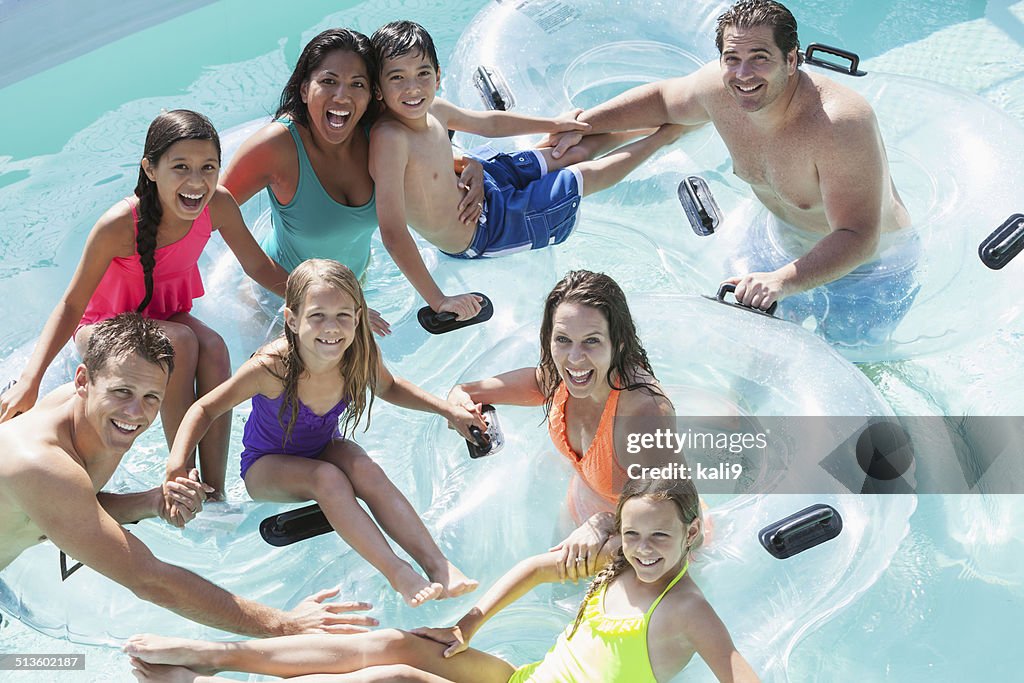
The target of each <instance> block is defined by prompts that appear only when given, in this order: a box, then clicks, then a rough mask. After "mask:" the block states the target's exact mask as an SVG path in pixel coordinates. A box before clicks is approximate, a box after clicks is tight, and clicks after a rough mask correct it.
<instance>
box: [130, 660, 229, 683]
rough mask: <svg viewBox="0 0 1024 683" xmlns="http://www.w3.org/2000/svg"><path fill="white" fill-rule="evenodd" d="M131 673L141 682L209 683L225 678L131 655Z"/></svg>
mask: <svg viewBox="0 0 1024 683" xmlns="http://www.w3.org/2000/svg"><path fill="white" fill-rule="evenodd" d="M132 667H134V668H133V669H132V674H133V675H134V676H135V679H136V680H138V681H141V682H142V683H210V682H212V681H225V680H227V679H225V678H213V677H210V676H206V675H204V674H200V673H196V672H195V671H193V670H192V669H186V668H185V667H183V666H169V665H167V664H149V663H148V662H144V661H142V660H141V659H138V658H137V657H132Z"/></svg>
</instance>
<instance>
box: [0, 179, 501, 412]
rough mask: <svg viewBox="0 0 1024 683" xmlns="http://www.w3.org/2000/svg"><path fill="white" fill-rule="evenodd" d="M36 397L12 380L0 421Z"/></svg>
mask: <svg viewBox="0 0 1024 683" xmlns="http://www.w3.org/2000/svg"><path fill="white" fill-rule="evenodd" d="M481 187H482V184H481ZM38 398H39V387H33V386H32V385H31V384H30V383H29V382H25V381H20V382H12V383H11V384H10V385H8V387H7V389H6V390H5V391H4V392H3V396H2V397H0V422H6V421H7V420H10V419H11V418H12V417H17V416H18V415H21V414H22V413H24V412H25V411H26V410H28V409H29V408H31V407H32V406H34V405H35V403H36V399H38Z"/></svg>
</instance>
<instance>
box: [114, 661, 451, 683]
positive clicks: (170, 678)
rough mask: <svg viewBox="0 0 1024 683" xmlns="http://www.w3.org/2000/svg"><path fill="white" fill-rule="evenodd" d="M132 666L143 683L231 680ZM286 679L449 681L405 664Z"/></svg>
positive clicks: (320, 682)
mask: <svg viewBox="0 0 1024 683" xmlns="http://www.w3.org/2000/svg"><path fill="white" fill-rule="evenodd" d="M132 666H133V667H134V670H133V671H132V673H133V674H134V675H135V678H136V679H137V680H139V681H142V682H143V683H232V681H231V679H228V678H221V677H220V676H207V675H205V674H200V673H197V672H195V671H193V670H192V669H188V668H185V667H183V666H171V665H169V664H147V663H146V662H143V661H142V660H140V659H136V658H134V657H133V658H132ZM288 680H289V681H296V682H297V683H452V682H451V681H450V680H449V679H447V678H441V677H440V676H435V675H434V674H432V673H427V672H426V671H420V670H419V669H414V668H413V667H411V666H406V665H405V664H394V665H390V666H374V667H370V668H369V669H363V670H362V671H357V672H354V673H350V674H310V675H308V676H295V677H293V678H289V679H288Z"/></svg>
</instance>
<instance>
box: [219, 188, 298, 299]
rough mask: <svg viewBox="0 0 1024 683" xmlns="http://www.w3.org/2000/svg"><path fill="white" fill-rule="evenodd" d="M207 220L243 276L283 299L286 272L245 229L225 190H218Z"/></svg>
mask: <svg viewBox="0 0 1024 683" xmlns="http://www.w3.org/2000/svg"><path fill="white" fill-rule="evenodd" d="M210 219H211V220H212V221H213V226H214V229H216V230H220V234H221V237H223V238H224V241H225V242H226V243H227V245H228V248H229V249H231V252H232V253H233V254H234V255H235V258H237V259H238V262H239V263H240V264H242V270H244V271H245V274H246V275H248V276H249V277H251V278H252V279H253V280H255V281H256V282H258V283H259V284H260V285H262V286H263V287H266V288H267V289H269V290H270V291H271V292H273V293H274V294H276V295H278V296H279V297H281V298H282V299H283V298H284V284H285V281H287V280H288V271H286V270H285V269H284V268H282V267H281V266H279V265H278V264H277V262H275V261H274V260H273V259H272V258H270V257H269V256H267V255H266V253H265V252H264V251H263V250H262V249H261V248H260V245H259V244H258V243H257V242H256V240H255V238H253V236H252V233H251V232H249V228H247V227H245V221H244V220H243V219H242V212H241V211H239V210H238V204H236V203H235V199H234V197H232V196H231V193H230V192H228V191H227V188H225V187H224V186H221V185H219V186H217V191H216V193H215V194H214V195H213V199H211V200H210Z"/></svg>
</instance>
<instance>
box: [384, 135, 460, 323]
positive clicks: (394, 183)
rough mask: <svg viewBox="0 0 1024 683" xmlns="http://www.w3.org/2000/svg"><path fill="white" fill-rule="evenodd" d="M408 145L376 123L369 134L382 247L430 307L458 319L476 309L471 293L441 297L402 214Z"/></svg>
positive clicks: (404, 140) (403, 209)
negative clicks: (454, 315)
mask: <svg viewBox="0 0 1024 683" xmlns="http://www.w3.org/2000/svg"><path fill="white" fill-rule="evenodd" d="M408 164H409V147H408V141H407V139H406V137H405V136H404V135H403V134H402V132H401V131H399V130H396V129H394V128H392V127H389V126H382V125H379V124H378V125H376V126H374V127H373V130H372V131H371V133H370V175H371V176H372V177H373V182H374V185H375V187H376V193H377V222H378V223H379V224H380V238H381V241H382V242H383V243H384V248H385V249H387V250H388V254H390V255H391V258H392V259H394V261H395V265H397V266H398V269H399V270H401V271H402V274H403V275H405V277H406V279H407V280H409V282H410V284H412V286H413V288H414V289H415V290H416V292H417V293H418V294H419V295H420V296H421V297H423V300H424V301H426V302H427V305H428V306H430V307H431V308H432V309H433V310H435V311H437V312H438V313H440V312H441V311H450V312H452V313H455V314H456V315H457V316H458V318H459V319H460V320H465V319H467V318H472V317H473V316H474V315H476V314H477V313H479V312H480V302H479V301H478V300H477V297H476V296H475V295H473V294H460V295H458V296H453V297H449V296H445V294H444V292H442V291H441V289H440V288H439V287H438V286H437V283H435V282H434V278H433V277H431V275H430V271H429V270H427V266H426V265H425V264H424V263H423V258H422V257H421V256H420V250H419V249H417V248H416V242H415V241H414V240H413V238H412V235H411V234H409V227H408V224H407V223H406V217H405V170H406V167H407V166H408Z"/></svg>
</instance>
